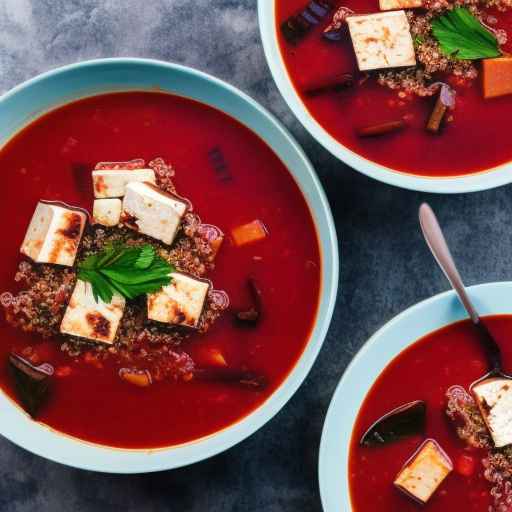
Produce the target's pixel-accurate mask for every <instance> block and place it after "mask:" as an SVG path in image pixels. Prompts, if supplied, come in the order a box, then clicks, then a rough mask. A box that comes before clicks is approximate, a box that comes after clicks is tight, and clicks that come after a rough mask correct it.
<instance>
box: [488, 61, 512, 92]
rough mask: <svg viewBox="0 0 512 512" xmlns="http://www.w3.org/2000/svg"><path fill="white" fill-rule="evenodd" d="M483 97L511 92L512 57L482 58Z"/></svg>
mask: <svg viewBox="0 0 512 512" xmlns="http://www.w3.org/2000/svg"><path fill="white" fill-rule="evenodd" d="M482 67H483V87H484V98H486V99H488V98H497V97H498V96H505V95H506V94H512V57H499V58H496V59H484V61H483V64H482Z"/></svg>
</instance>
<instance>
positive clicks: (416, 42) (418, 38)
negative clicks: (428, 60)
mask: <svg viewBox="0 0 512 512" xmlns="http://www.w3.org/2000/svg"><path fill="white" fill-rule="evenodd" d="M424 42H425V39H424V38H423V37H421V36H416V37H415V38H414V45H415V46H419V45H420V44H423V43H424Z"/></svg>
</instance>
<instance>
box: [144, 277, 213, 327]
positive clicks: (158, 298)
mask: <svg viewBox="0 0 512 512" xmlns="http://www.w3.org/2000/svg"><path fill="white" fill-rule="evenodd" d="M209 289H210V283H209V282H208V281H204V280H201V279H196V278H194V277H191V276H188V275H186V274H181V273H179V272H175V273H173V274H172V281H171V282H170V283H169V284H168V285H167V286H164V287H163V288H162V289H161V290H160V291H159V292H156V293H150V294H148V318H149V319H150V320H155V321H157V322H163V323H166V324H173V325H184V326H187V327H193V328H196V327H197V326H198V325H199V319H200V317H201V313H202V312H203V307H204V303H205V301H206V297H207V295H208V290H209Z"/></svg>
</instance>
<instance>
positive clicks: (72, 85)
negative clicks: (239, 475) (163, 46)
mask: <svg viewBox="0 0 512 512" xmlns="http://www.w3.org/2000/svg"><path fill="white" fill-rule="evenodd" d="M129 90H148V91H160V92H169V93H174V94H177V95H180V96H184V97H188V98H192V99H195V100H197V101H199V102H202V103H205V104H207V105H210V106H213V107H214V108H217V109H218V110H221V111H223V112H225V113H227V114H228V115H230V116H232V117H234V118H236V119H238V120H239V121H240V122H241V123H242V124H244V125H246V126H247V127H248V128H250V129H251V130H252V131H253V132H255V133H256V134H258V135H259V136H260V137H261V138H262V139H263V140H264V141H265V142H266V143H267V144H268V145H269V146H270V147H271V148H272V149H273V150H274V152H275V153H276V154H277V155H278V156H279V158H280V159H281V160H282V162H283V163H284V164H285V165H286V167H287V168H288V169H289V170H290V172H291V173H292V175H293V177H294V178H295V181H296V182H297V184H298V186H299V187H300V189H301V191H302V192H303V194H304V196H305V198H306V200H307V203H308V205H309V208H310V210H311V214H312V216H313V218H314V221H315V225H316V228H317V233H318V237H319V244H320V247H321V258H322V283H321V297H320V304H319V310H318V316H317V321H316V323H315V326H314V329H313V331H312V333H311V336H310V338H309V341H308V344H307V346H306V348H305V350H304V352H303V354H302V356H301V357H300V359H299V361H298V362H297V363H296V365H295V366H294V368H293V369H292V370H291V372H290V374H289V375H288V377H287V378H286V380H285V381H284V382H283V383H282V384H281V386H280V387H279V388H278V389H277V390H276V391H275V392H274V393H273V394H272V395H271V396H270V397H269V398H268V399H267V400H266V401H265V402H264V403H263V404H262V405H261V406H260V407H259V408H258V409H256V410H255V411H253V412H252V413H251V414H249V415H248V416H246V417H244V418H243V419H241V420H239V421H238V422H236V423H235V424H233V425H231V426H228V427H226V428H225V429H223V430H221V431H219V432H216V433H214V434H212V435H210V436H207V437H205V438H201V439H199V440H196V441H193V442H190V443H186V444H184V445H179V446H174V447H169V448H161V449H154V450H150V449H148V450H124V449H117V448H110V447H105V446H100V445H96V444H91V443H86V442H83V441H80V440H77V439H75V438H71V437H69V436H66V435H63V434H61V433H58V432H55V431H53V430H52V429H50V428H48V427H45V426H43V425H41V424H39V423H37V422H34V421H31V420H30V419H29V418H28V417H27V416H26V415H25V414H24V413H23V412H22V411H21V410H20V409H19V408H18V407H15V406H14V405H13V403H12V402H11V400H10V399H9V398H7V396H6V395H5V394H4V393H0V414H1V416H2V421H1V423H0V433H1V434H2V435H3V436H5V437H6V438H8V439H10V440H11V441H13V442H14V443H16V444H18V445H19V446H22V447H24V448H25V449H27V450H29V451H31V452H33V453H35V454H37V455H41V456H43V457H45V458H47V459H50V460H53V461H56V462H59V463H62V464H66V465H69V466H73V467H78V468H83V469H88V470H95V471H102V472H111V473H143V472H152V471H160V470H166V469H172V468H177V467H181V466H185V465H188V464H192V463H194V462H197V461H200V460H204V459H206V458H208V457H211V456H213V455H215V454H217V453H220V452H222V451H224V450H226V449H228V448H230V447H232V446H234V445H235V444H237V443H239V442H240V441H242V440H243V439H245V438H246V437H248V436H249V435H251V434H253V433H254V432H256V431H257V430H258V429H259V428H261V427H262V426H263V425H264V424H265V423H266V422H267V421H269V420H270V419H271V418H272V417H273V416H274V415H275V414H276V413H277V412H278V411H279V410H280V409H281V408H282V407H283V406H284V404H285V403H286V402H287V401H288V400H289V399H290V398H291V396H292V395H293V394H294V393H295V391H296V390H297V389H298V387H299V386H300V384H301V383H302V382H303V380H304V379H305V378H306V376H307V374H308V373H309V370H310V369H311V367H312V365H313V363H314V361H315V359H316V357H317V355H318V353H319V351H320V348H321V346H322V344H323V341H324V339H325V336H326V334H327V330H328V327H329V324H330V320H331V317H332V313H333V310H334V305H335V301H336V295H337V288H338V274H339V255H338V242H337V237H336V231H335V227H334V222H333V219H332V214H331V211H330V207H329V204H328V202H327V199H326V197H325V194H324V191H323V189H322V186H321V184H320V182H319V180H318V178H317V176H316V174H315V172H314V170H313V168H312V166H311V164H310V162H309V160H308V159H307V157H306V156H305V154H304V152H303V151H302V149H301V148H300V147H299V146H298V144H297V143H296V142H295V140H294V139H293V138H292V136H291V135H290V134H289V133H288V132H287V131H286V129H285V128H284V127H283V126H282V125H281V124H280V123H279V122H278V121H277V120H276V119H275V118H274V117H273V116H271V115H270V114H269V113H268V112H267V111H266V110H265V109H263V108H262V107H261V106H260V105H259V104H258V103H256V102H255V101H254V100H252V99H251V98H250V97H249V96H247V95H246V94H244V93H242V92H241V91H239V90H238V89H236V88H234V87H232V86H231V85H229V84H227V83H225V82H223V81H221V80H218V79H216V78H214V77H212V76H210V75H207V74H205V73H203V72H200V71H196V70H193V69H191V68H188V67H184V66H180V65H176V64H170V63H165V62H160V61H154V60H147V59H102V60H95V61H86V62H81V63H78V64H73V65H70V66H65V67H63V68H59V69H56V70H54V71H50V72H47V73H44V74H42V75H39V76H37V77H36V78H33V79H31V80H29V81H27V82H25V83H23V84H21V85H19V86H17V87H15V88H14V89H12V90H11V91H9V92H7V93H6V94H4V95H3V96H2V97H0V118H1V119H2V123H1V124H0V148H1V147H2V146H3V145H4V144H5V142H7V141H8V140H9V139H10V138H11V137H12V136H13V134H15V133H17V132H18V131H19V130H21V129H22V128H23V127H24V126H26V125H27V124H29V123H30V122H31V121H33V120H35V119H36V118H37V117H39V116H40V115H42V114H44V113H46V112H48V111H50V110H52V109H54V108H56V107H59V106H62V105H64V104H66V103H68V102H71V101H74V100H77V99H80V98H84V97H88V96H93V95H97V94H102V93H110V92H121V91H129ZM13 270H14V269H13Z"/></svg>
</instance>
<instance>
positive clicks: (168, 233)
mask: <svg viewBox="0 0 512 512" xmlns="http://www.w3.org/2000/svg"><path fill="white" fill-rule="evenodd" d="M187 209H188V204H187V203H186V202H185V201H184V200H182V199H180V198H178V197H176V196H173V195H171V194H168V193H166V192H164V191H162V190H160V189H159V188H158V187H156V186H155V185H152V184H150V183H135V182H134V183H129V184H128V185H127V186H126V195H125V196H124V199H123V210H122V212H121V222H122V224H123V225H124V226H126V227H127V228H130V229H134V230H135V231H139V232H140V233H143V234H144V235H148V236H150V237H152V238H156V239H157V240H160V241H162V242H163V243H164V244H168V245H171V244H172V242H173V241H174V237H175V236H176V233H177V231H178V228H179V226H180V222H181V218H182V217H183V215H184V214H185V212H186V211H187Z"/></svg>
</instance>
